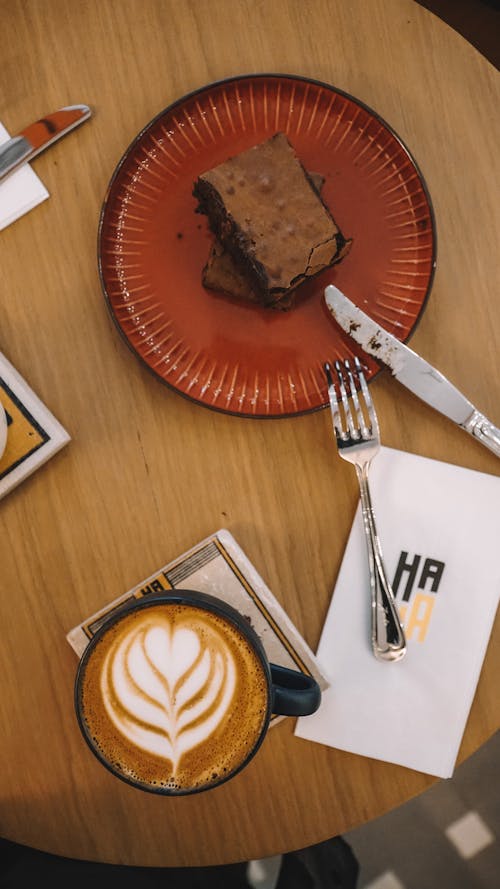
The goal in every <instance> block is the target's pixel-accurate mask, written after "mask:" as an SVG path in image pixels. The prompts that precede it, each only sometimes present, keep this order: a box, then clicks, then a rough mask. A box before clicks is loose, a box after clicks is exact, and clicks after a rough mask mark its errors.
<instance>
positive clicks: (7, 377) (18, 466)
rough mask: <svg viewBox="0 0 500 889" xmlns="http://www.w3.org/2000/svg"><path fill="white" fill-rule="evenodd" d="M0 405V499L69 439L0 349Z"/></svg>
mask: <svg viewBox="0 0 500 889" xmlns="http://www.w3.org/2000/svg"><path fill="white" fill-rule="evenodd" d="M0 406H2V407H3V408H4V410H5V414H6V418H7V439H6V445H5V451H4V452H3V454H2V455H1V456H0V499H1V498H2V497H4V496H5V495H6V494H8V492H9V491H11V490H12V488H14V487H15V486H16V485H18V484H19V483H20V482H22V481H23V480H24V479H25V478H27V476H29V475H31V473H33V472H35V470H36V469H38V468H39V467H40V466H42V464H43V463H45V462H46V461H47V460H48V459H49V458H50V457H52V456H53V455H54V454H55V453H56V452H57V451H59V450H60V449H61V448H62V447H64V445H65V444H67V443H68V442H69V441H70V436H69V434H68V433H67V432H66V430H65V429H64V427H63V426H61V424H60V423H59V421H58V420H56V418H55V417H54V415H53V414H52V413H51V412H50V410H49V409H48V407H47V406H46V405H45V404H44V403H43V401H41V400H40V398H38V396H37V395H35V393H34V392H33V389H31V387H30V386H29V385H28V383H27V382H26V380H25V379H23V377H22V376H21V374H20V373H18V371H17V370H16V368H15V367H13V365H12V364H11V363H10V361H8V360H7V358H6V357H5V355H3V353H2V352H0Z"/></svg>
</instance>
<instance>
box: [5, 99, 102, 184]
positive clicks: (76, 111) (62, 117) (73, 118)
mask: <svg viewBox="0 0 500 889" xmlns="http://www.w3.org/2000/svg"><path fill="white" fill-rule="evenodd" d="M91 114H92V112H91V110H90V108H89V107H88V105H68V106H66V107H65V108H60V109H59V110H58V111H54V113H53V114H47V116H46V117H42V118H41V119H40V120H37V121H35V123H32V124H30V125H29V126H28V127H26V129H24V130H21V132H20V133H18V134H17V136H13V137H12V139H9V140H8V141H7V142H4V143H3V144H2V145H0V182H1V181H2V180H3V179H4V178H5V177H6V176H9V175H10V174H11V173H13V172H14V170H17V169H18V167H20V166H22V165H23V164H26V163H28V162H29V161H31V160H33V158H34V157H36V156H37V154H40V152H42V151H45V149H46V148H48V147H49V145H53V143H54V142H57V140H58V139H60V138H61V137H62V136H65V135H66V133H70V132H71V130H74V129H75V127H78V126H80V124H81V123H83V122H84V121H85V120H88V119H89V117H90V116H91Z"/></svg>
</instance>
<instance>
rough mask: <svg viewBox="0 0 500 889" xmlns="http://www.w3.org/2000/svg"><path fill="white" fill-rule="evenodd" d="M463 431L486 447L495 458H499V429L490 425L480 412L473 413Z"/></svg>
mask: <svg viewBox="0 0 500 889" xmlns="http://www.w3.org/2000/svg"><path fill="white" fill-rule="evenodd" d="M464 429H465V430H466V431H467V432H470V434H471V435H473V436H474V438H477V440H478V441H480V442H481V444H484V445H486V447H487V448H489V449H490V451H493V453H494V454H496V456H497V457H500V429H498V428H497V427H496V426H494V425H493V423H491V422H490V421H489V420H488V418H487V417H485V416H484V414H482V413H481V412H480V411H476V410H475V411H474V412H473V413H472V414H471V416H470V417H469V419H468V420H467V422H466V423H464Z"/></svg>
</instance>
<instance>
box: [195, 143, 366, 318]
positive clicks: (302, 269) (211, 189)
mask: <svg viewBox="0 0 500 889" xmlns="http://www.w3.org/2000/svg"><path fill="white" fill-rule="evenodd" d="M193 194H194V195H195V197H197V198H198V201H199V206H198V210H199V212H201V213H205V214H206V215H207V217H208V219H209V223H210V227H211V228H212V231H213V232H214V233H215V235H216V237H217V238H218V239H219V241H220V243H221V244H222V245H223V247H224V248H226V249H227V250H228V251H229V253H230V254H231V256H232V258H233V260H234V261H235V263H236V265H237V267H238V270H239V271H240V272H241V274H242V275H243V277H244V278H245V279H246V281H247V282H248V284H249V285H250V287H251V288H252V291H254V292H255V294H256V296H257V299H258V301H259V302H261V303H263V304H265V305H273V304H275V303H276V302H278V301H279V300H280V299H282V298H283V297H284V296H287V295H289V294H290V293H291V292H292V291H293V290H295V288H296V287H298V286H299V285H300V284H301V283H302V282H303V281H305V280H307V278H309V277H311V276H313V275H316V274H318V273H319V272H321V271H323V269H325V268H328V267H329V266H330V265H332V264H333V263H334V262H336V261H338V259H339V258H340V254H341V253H342V254H343V252H344V250H345V247H346V244H347V243H348V242H346V239H345V238H344V236H343V235H342V233H341V232H340V230H339V228H338V226H337V225H336V223H335V220H334V219H333V217H332V215H331V213H330V211H329V210H328V208H327V207H326V205H325V204H324V202H323V201H322V200H321V197H320V196H319V195H318V193H317V191H316V190H315V188H314V185H313V183H312V181H311V177H310V176H309V174H308V173H307V172H306V170H305V169H304V167H303V166H302V164H301V162H300V161H299V159H298V157H297V155H296V154H295V151H294V150H293V148H292V146H291V145H290V143H289V141H288V139H287V137H286V136H285V135H284V134H283V133H277V134H276V135H275V136H273V137H271V138H270V139H268V140H267V141H266V142H262V143H260V144H259V145H256V146H254V147H253V148H250V149H248V150H247V151H244V152H242V153H241V154H239V155H236V156H235V157H232V158H229V160H227V161H225V162H224V163H222V164H220V165H219V166H217V167H214V168H213V169H212V170H208V171H207V172H206V173H203V174H202V175H201V176H199V178H198V179H197V181H196V183H195V186H194V190H193Z"/></svg>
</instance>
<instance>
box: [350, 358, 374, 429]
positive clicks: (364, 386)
mask: <svg viewBox="0 0 500 889" xmlns="http://www.w3.org/2000/svg"><path fill="white" fill-rule="evenodd" d="M354 365H355V368H356V376H357V378H358V380H359V385H360V387H361V392H362V394H363V398H364V401H365V405H366V412H367V414H368V417H369V420H370V424H371V427H372V431H373V432H374V433H375V434H378V431H379V426H378V419H377V414H376V411H375V406H374V404H373V401H372V398H371V395H370V391H369V389H368V384H367V382H366V379H365V375H364V373H363V368H362V367H361V362H360V360H359V358H358V357H357V356H356V357H355V359H354Z"/></svg>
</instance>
